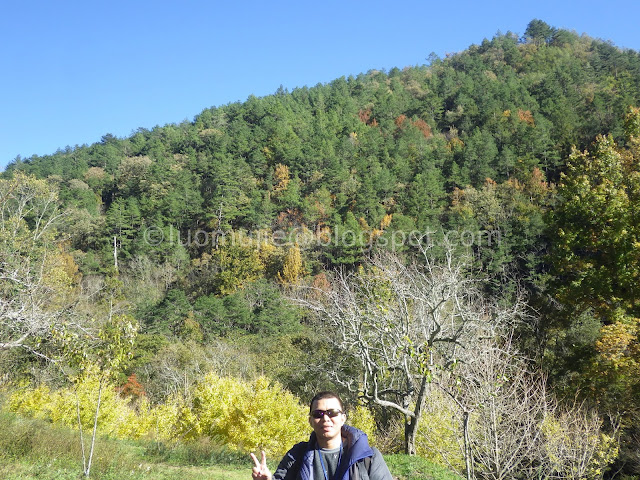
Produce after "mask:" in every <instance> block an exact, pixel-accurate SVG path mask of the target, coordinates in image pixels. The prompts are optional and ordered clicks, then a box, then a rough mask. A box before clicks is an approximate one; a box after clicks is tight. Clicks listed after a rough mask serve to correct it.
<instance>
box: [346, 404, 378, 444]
mask: <svg viewBox="0 0 640 480" xmlns="http://www.w3.org/2000/svg"><path fill="white" fill-rule="evenodd" d="M348 413H349V415H348V417H347V423H348V424H349V425H351V426H352V427H356V428H359V429H360V430H362V431H363V432H364V433H366V434H367V437H368V438H369V443H370V444H371V445H377V444H378V441H377V438H376V431H377V427H376V419H375V417H374V416H373V414H372V413H371V410H369V409H368V408H367V407H365V406H364V405H357V406H356V407H355V408H352V409H351V410H349V412H348Z"/></svg>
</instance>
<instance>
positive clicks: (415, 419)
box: [404, 376, 429, 455]
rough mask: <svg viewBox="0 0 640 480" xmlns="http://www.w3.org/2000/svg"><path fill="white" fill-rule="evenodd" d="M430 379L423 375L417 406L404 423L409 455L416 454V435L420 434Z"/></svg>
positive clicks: (406, 449)
mask: <svg viewBox="0 0 640 480" xmlns="http://www.w3.org/2000/svg"><path fill="white" fill-rule="evenodd" d="M428 385H429V381H428V380H427V377H426V376H425V377H422V380H421V383H420V391H419V392H418V398H416V407H415V409H414V415H413V416H412V417H406V420H405V423H404V451H405V453H406V454H407V455H415V454H416V435H417V434H418V426H419V425H420V419H421V418H422V410H423V409H424V400H425V398H426V397H427V386H428Z"/></svg>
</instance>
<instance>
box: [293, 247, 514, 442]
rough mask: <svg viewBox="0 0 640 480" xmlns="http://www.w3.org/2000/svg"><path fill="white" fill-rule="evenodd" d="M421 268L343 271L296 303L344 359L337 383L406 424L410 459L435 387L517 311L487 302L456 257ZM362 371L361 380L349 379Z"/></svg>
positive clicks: (425, 260) (384, 263) (338, 362)
mask: <svg viewBox="0 0 640 480" xmlns="http://www.w3.org/2000/svg"><path fill="white" fill-rule="evenodd" d="M423 253H424V255H423V257H422V258H421V259H420V260H421V263H418V262H413V263H409V264H405V263H403V262H402V261H401V260H400V259H399V258H398V257H396V256H394V255H391V254H386V255H381V256H378V257H376V258H374V259H372V260H371V261H369V262H368V263H367V264H366V265H365V266H363V267H362V268H361V269H359V270H358V271H356V272H346V271H344V270H341V271H337V272H335V274H334V275H333V277H332V278H331V282H330V283H331V286H330V288H328V289H322V288H313V287H299V288H298V289H297V290H296V293H295V295H294V296H293V298H292V300H293V301H294V302H296V303H297V304H299V305H303V306H305V307H307V308H309V309H311V310H312V311H313V312H315V313H316V314H317V318H318V321H319V322H320V328H321V331H322V332H323V333H325V334H326V336H327V339H328V340H329V341H330V342H331V343H332V345H333V347H334V348H335V349H336V350H337V352H338V354H337V355H336V356H335V357H334V363H333V364H332V365H331V366H329V367H328V370H329V371H330V373H332V374H333V376H334V380H335V381H336V382H339V383H340V384H342V385H344V386H346V387H347V388H349V389H350V390H351V391H353V392H355V393H358V394H359V395H361V396H362V397H363V398H364V399H366V400H368V401H369V402H371V403H373V404H377V405H379V406H381V407H383V408H386V409H391V410H395V411H397V412H400V413H401V414H402V415H404V417H405V451H406V452H407V453H409V454H415V438H416V431H417V426H418V424H419V421H420V417H421V415H422V413H423V407H424V400H425V396H426V395H427V392H428V388H427V387H428V385H429V383H430V382H431V381H432V379H433V378H434V376H437V375H439V374H440V372H442V371H446V370H448V369H449V368H450V367H451V366H452V365H454V364H455V363H456V362H459V361H460V360H461V359H464V358H465V356H466V355H467V347H468V346H469V345H471V344H473V343H474V342H476V341H477V339H478V338H484V337H493V332H494V330H495V328H496V327H497V326H498V325H501V324H504V323H505V322H508V321H510V320H512V319H513V318H514V317H515V316H517V314H518V309H519V306H517V305H516V306H515V307H512V308H510V309H504V308H500V307H498V306H497V305H496V304H495V303H491V302H488V301H486V300H485V299H484V298H483V297H482V295H481V294H480V293H479V291H478V289H477V283H476V281H475V280H474V279H473V278H472V277H471V276H470V275H469V274H468V270H467V264H466V263H465V262H462V261H459V260H457V259H455V258H454V256H453V254H452V252H451V251H450V252H449V254H447V255H446V257H445V259H444V260H443V261H439V262H438V261H435V260H434V259H433V258H431V256H430V255H429V253H430V252H429V251H428V250H425V251H424V252H423ZM354 364H355V365H359V369H358V370H359V372H360V374H359V375H356V376H344V375H341V373H342V372H344V370H345V369H348V368H350V367H352V366H353V365H354Z"/></svg>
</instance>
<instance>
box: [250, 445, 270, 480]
mask: <svg viewBox="0 0 640 480" xmlns="http://www.w3.org/2000/svg"><path fill="white" fill-rule="evenodd" d="M251 458H252V459H253V463H254V467H253V470H252V472H251V476H252V477H253V480H271V471H270V470H269V467H267V455H266V454H265V453H264V450H263V451H262V459H261V460H260V461H258V457H256V456H255V455H254V454H253V453H252V454H251Z"/></svg>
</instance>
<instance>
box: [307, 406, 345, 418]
mask: <svg viewBox="0 0 640 480" xmlns="http://www.w3.org/2000/svg"><path fill="white" fill-rule="evenodd" d="M341 413H342V410H338V409H336V408H330V409H329V410H314V411H313V412H311V416H312V417H313V418H322V417H324V416H325V415H326V416H327V417H329V418H334V417H337V416H338V415H340V414H341Z"/></svg>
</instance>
